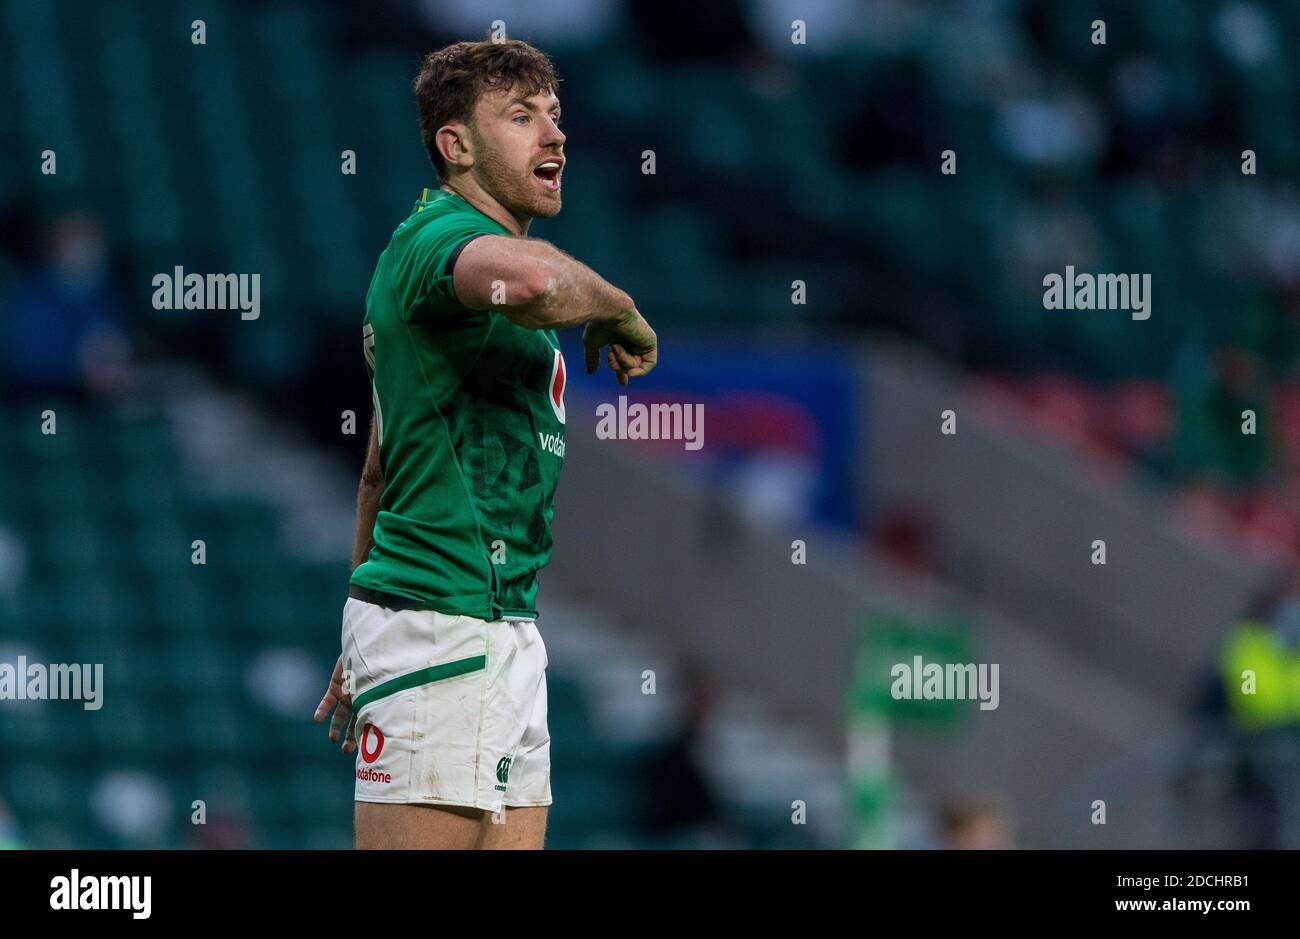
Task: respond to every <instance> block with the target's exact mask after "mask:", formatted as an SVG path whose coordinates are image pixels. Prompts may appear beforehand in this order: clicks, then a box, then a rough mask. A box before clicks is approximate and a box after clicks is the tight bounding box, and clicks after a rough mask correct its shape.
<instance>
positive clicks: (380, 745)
mask: <svg viewBox="0 0 1300 939" xmlns="http://www.w3.org/2000/svg"><path fill="white" fill-rule="evenodd" d="M371 734H373V735H374V737H375V739H376V743H375V748H374V749H373V750H371V749H368V748H367V746H366V741H367V740H369V739H370V736H371ZM383 752H384V735H383V734H382V733H380V731H379V728H378V727H376V726H375V725H374V724H367V725H366V729H365V730H363V731H361V759H363V760H365V761H366V762H367V763H373V762H375V760H377V759H379V754H381V753H383Z"/></svg>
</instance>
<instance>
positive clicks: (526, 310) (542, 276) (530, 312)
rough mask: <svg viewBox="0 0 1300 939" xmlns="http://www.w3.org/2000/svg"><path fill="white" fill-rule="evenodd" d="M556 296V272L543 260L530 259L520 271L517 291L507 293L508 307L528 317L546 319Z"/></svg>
mask: <svg viewBox="0 0 1300 939" xmlns="http://www.w3.org/2000/svg"><path fill="white" fill-rule="evenodd" d="M554 296H555V272H554V270H553V269H552V267H551V265H550V264H547V263H546V262H545V261H544V260H541V259H529V261H528V262H527V263H526V264H524V265H522V266H521V268H520V270H519V271H518V274H517V283H516V285H515V289H514V290H513V291H508V293H507V296H506V306H509V307H512V308H514V309H516V310H519V311H520V313H522V314H524V315H526V316H537V317H543V318H544V315H545V312H546V310H547V308H548V306H549V303H550V300H551V298H552V297H554Z"/></svg>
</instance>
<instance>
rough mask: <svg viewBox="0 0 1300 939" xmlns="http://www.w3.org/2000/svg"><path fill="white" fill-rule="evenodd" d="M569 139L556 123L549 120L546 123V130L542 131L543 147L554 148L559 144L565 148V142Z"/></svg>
mask: <svg viewBox="0 0 1300 939" xmlns="http://www.w3.org/2000/svg"><path fill="white" fill-rule="evenodd" d="M567 139H568V138H567V137H565V136H564V132H563V131H561V130H560V128H559V127H557V126H556V125H555V122H554V121H552V120H550V119H549V118H548V119H547V121H546V129H545V130H544V131H542V146H544V147H553V146H555V145H557V144H558V145H561V146H563V144H564V141H565V140H567Z"/></svg>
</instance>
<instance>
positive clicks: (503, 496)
mask: <svg viewBox="0 0 1300 939" xmlns="http://www.w3.org/2000/svg"><path fill="white" fill-rule="evenodd" d="M558 85H559V78H558V76H557V75H556V72H555V69H554V67H553V66H552V64H551V62H550V60H549V59H548V58H547V56H546V55H545V54H544V53H542V52H541V51H539V50H537V49H536V48H534V47H533V46H531V45H528V44H527V43H524V42H519V41H516V40H509V41H500V42H492V41H482V42H458V43H455V44H453V45H450V46H447V47H446V48H444V49H441V50H439V51H438V52H434V53H431V54H430V55H428V56H427V57H426V58H425V60H424V62H423V64H422V66H421V69H420V73H419V76H418V77H417V78H416V81H415V96H416V100H417V103H418V106H419V114H420V131H421V136H422V137H423V141H424V146H425V149H426V150H427V151H428V153H429V159H430V160H431V162H432V163H433V167H434V170H435V171H436V172H437V175H438V178H439V181H440V182H441V186H440V187H439V188H436V189H425V190H424V191H423V193H422V194H421V195H420V198H419V199H418V200H417V201H416V203H415V206H414V208H413V210H412V211H411V214H410V215H409V216H408V217H407V218H406V220H405V221H403V222H402V223H401V224H400V225H398V226H397V229H396V231H394V233H393V236H392V240H391V241H390V242H389V244H388V247H387V249H386V250H385V251H384V252H383V254H382V255H380V258H379V262H378V264H377V266H376V268H375V273H374V277H373V279H372V281H371V284H370V289H369V292H368V293H367V295H366V316H365V321H364V325H363V327H362V339H363V351H364V354H365V361H366V366H367V371H368V372H369V375H370V379H371V387H372V390H373V405H374V416H373V418H372V422H371V432H370V442H369V446H368V451H367V455H366V461H365V469H364V471H363V472H362V476H361V483H360V487H359V489H358V494H357V525H356V537H355V545H354V549H353V557H352V562H353V573H352V578H351V583H350V585H349V590H348V599H347V602H346V605H345V607H344V610H343V634H342V646H343V649H342V654H341V655H340V656H339V660H338V662H337V664H336V665H335V667H334V674H333V676H332V677H331V679H330V684H329V689H328V690H327V691H326V693H325V696H324V697H323V698H322V699H321V702H320V705H319V706H318V707H317V709H316V720H317V721H318V722H319V721H321V720H323V719H324V718H325V717H326V716H327V715H328V714H329V713H330V711H331V710H333V712H334V713H333V718H332V719H331V721H330V728H329V736H330V739H331V740H335V741H338V740H339V738H340V737H342V738H343V743H342V749H343V751H344V752H345V753H351V752H353V751H355V752H356V789H355V800H356V801H355V826H356V845H357V847H358V848H540V847H542V844H543V840H544V836H545V831H546V815H547V807H548V806H549V805H550V804H551V783H550V775H551V765H550V734H549V732H548V731H547V726H546V676H545V669H546V666H547V656H546V648H545V646H544V644H543V642H542V638H541V636H540V634H539V633H538V630H537V625H536V622H535V620H536V617H537V615H538V614H537V610H536V608H535V607H536V597H537V574H538V572H539V571H540V570H541V569H542V568H543V567H544V566H545V565H546V563H547V561H548V560H549V559H550V555H551V518H552V513H553V509H552V500H553V497H554V493H555V485H556V480H557V478H558V477H559V473H560V467H561V465H562V464H563V462H564V419H565V414H564V386H565V380H566V372H565V365H564V357H563V356H562V355H561V353H560V348H559V343H558V341H557V339H556V334H555V331H556V330H558V329H563V328H566V327H571V326H578V325H580V324H581V325H583V326H584V331H583V346H584V356H585V360H586V361H585V365H586V370H587V373H588V374H592V373H594V372H595V371H596V370H597V368H598V367H599V363H600V359H601V353H602V350H603V351H604V357H605V359H606V361H607V362H608V364H609V367H610V369H611V370H612V371H613V372H614V374H615V376H616V377H617V379H618V382H619V383H620V384H621V385H626V384H627V383H628V381H629V379H631V378H636V377H640V376H643V375H646V374H648V373H649V372H650V370H651V369H653V368H654V366H655V362H656V359H657V355H658V347H657V340H656V337H655V334H654V331H653V330H652V329H651V328H650V326H649V325H648V324H647V323H646V321H645V319H644V318H643V317H642V316H641V314H640V312H639V311H638V310H637V307H636V304H635V303H634V302H633V301H632V298H631V297H629V296H628V295H627V294H626V293H625V292H624V291H622V290H619V289H618V288H617V287H614V286H612V285H611V284H609V283H608V282H606V281H605V280H604V279H602V278H601V277H600V276H599V275H598V274H596V273H595V272H594V271H593V270H591V269H590V268H588V267H586V266H585V265H583V264H581V263H579V262H578V261H576V260H574V259H573V258H572V257H569V256H568V255H566V254H565V253H564V252H562V251H560V250H558V249H557V248H555V247H554V246H553V245H551V244H548V243H547V242H545V241H542V240H540V239H537V238H530V237H528V227H529V224H530V222H531V221H532V220H533V219H535V218H552V217H554V216H555V215H556V214H558V213H559V211H560V203H561V180H562V178H563V176H564V170H565V153H564V143H565V136H564V133H563V132H562V131H561V130H560V101H559V98H558V96H557V90H558ZM345 728H346V729H345Z"/></svg>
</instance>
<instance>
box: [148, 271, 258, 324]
mask: <svg viewBox="0 0 1300 939" xmlns="http://www.w3.org/2000/svg"><path fill="white" fill-rule="evenodd" d="M152 284H153V287H154V292H153V308H154V309H155V310H238V311H239V318H240V319H245V320H255V319H257V318H258V317H259V316H261V315H262V275H261V274H186V273H185V269H184V268H183V267H181V266H180V265H179V264H178V265H176V267H175V269H174V270H173V272H172V273H171V274H155V275H154V276H153V281H152Z"/></svg>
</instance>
